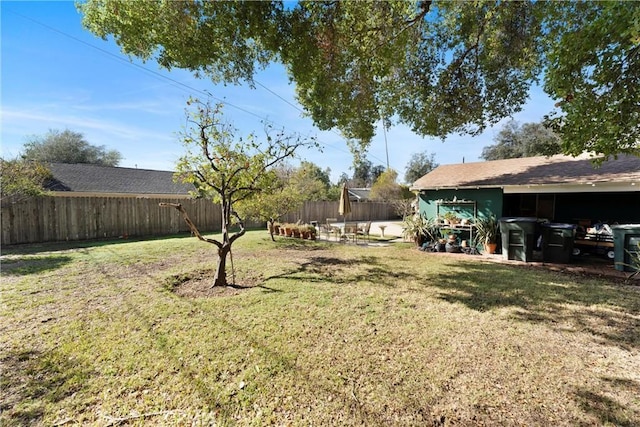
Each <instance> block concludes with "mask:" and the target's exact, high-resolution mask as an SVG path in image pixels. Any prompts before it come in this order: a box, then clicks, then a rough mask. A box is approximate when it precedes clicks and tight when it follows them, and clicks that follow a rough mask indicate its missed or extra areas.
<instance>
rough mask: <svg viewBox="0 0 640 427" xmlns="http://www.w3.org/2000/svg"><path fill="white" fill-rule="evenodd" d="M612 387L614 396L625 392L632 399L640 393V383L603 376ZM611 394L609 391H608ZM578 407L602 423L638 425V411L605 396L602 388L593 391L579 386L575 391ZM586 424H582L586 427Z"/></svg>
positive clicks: (639, 413) (629, 426)
mask: <svg viewBox="0 0 640 427" xmlns="http://www.w3.org/2000/svg"><path fill="white" fill-rule="evenodd" d="M603 380H604V381H605V382H606V383H608V384H607V385H608V386H611V387H612V390H611V391H612V393H613V394H614V395H616V396H620V395H622V394H626V395H627V396H630V398H631V399H634V396H635V397H637V396H638V393H640V383H638V382H637V381H633V380H628V379H622V378H603ZM609 394H611V393H609ZM576 396H577V399H578V402H579V404H580V407H581V408H582V409H583V410H584V411H585V412H586V413H589V414H592V415H593V416H595V417H596V418H597V419H598V420H599V421H600V422H601V423H602V425H615V426H621V427H633V426H637V425H638V420H640V411H639V410H638V409H637V406H636V409H633V408H631V407H627V406H625V404H624V403H621V402H619V401H616V400H615V399H612V398H611V397H609V396H606V395H605V393H604V392H602V390H598V392H594V391H591V390H588V389H586V388H581V389H579V390H578V391H577V392H576ZM586 425H587V424H584V426H585V427H586Z"/></svg>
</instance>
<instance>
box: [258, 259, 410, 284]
mask: <svg viewBox="0 0 640 427" xmlns="http://www.w3.org/2000/svg"><path fill="white" fill-rule="evenodd" d="M417 278H418V277H417V276H416V275H415V274H413V273H411V272H408V271H396V270H394V269H390V268H388V266H387V265H386V264H382V263H380V261H379V259H378V258H377V257H373V256H361V257H359V258H354V259H344V258H337V257H327V256H313V257H310V258H308V259H307V260H305V261H304V262H300V263H298V264H297V265H296V266H295V267H293V268H291V269H290V270H288V271H285V272H283V273H281V274H277V275H274V276H269V277H265V278H264V281H265V282H267V281H269V280H273V279H291V280H296V281H300V282H301V283H326V284H349V283H353V284H355V283H359V282H368V283H375V284H379V285H383V286H387V287H394V286H395V281H400V280H415V279H417Z"/></svg>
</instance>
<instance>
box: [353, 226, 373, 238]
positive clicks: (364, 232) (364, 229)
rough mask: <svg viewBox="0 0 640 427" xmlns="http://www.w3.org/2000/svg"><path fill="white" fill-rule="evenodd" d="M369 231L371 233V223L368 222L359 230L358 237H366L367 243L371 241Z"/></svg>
mask: <svg viewBox="0 0 640 427" xmlns="http://www.w3.org/2000/svg"><path fill="white" fill-rule="evenodd" d="M369 231H371V221H369V222H367V223H366V224H365V225H364V227H361V228H358V232H357V233H356V234H357V235H358V236H362V237H363V238H364V237H366V238H367V241H368V240H369Z"/></svg>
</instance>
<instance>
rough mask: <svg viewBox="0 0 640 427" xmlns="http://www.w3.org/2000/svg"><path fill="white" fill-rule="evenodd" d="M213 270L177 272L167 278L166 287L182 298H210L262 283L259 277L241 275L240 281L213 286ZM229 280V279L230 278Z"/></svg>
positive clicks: (244, 289) (236, 293)
mask: <svg viewBox="0 0 640 427" xmlns="http://www.w3.org/2000/svg"><path fill="white" fill-rule="evenodd" d="M214 277H215V271H214V270H196V271H193V272H190V273H185V274H178V275H174V276H171V277H169V278H168V279H167V287H168V288H169V290H170V291H172V292H174V293H175V294H176V295H178V296H181V297H184V298H211V297H228V296H233V295H239V294H240V293H242V292H245V291H247V290H249V289H252V288H255V287H256V286H259V285H261V284H262V282H263V280H262V278H261V277H259V276H256V277H243V278H242V281H241V282H238V283H230V284H229V285H228V286H213V280H214ZM230 281H231V280H230Z"/></svg>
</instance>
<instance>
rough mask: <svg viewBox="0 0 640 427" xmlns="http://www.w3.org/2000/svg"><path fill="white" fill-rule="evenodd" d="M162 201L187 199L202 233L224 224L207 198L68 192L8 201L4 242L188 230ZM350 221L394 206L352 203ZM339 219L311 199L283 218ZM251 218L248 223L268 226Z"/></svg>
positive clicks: (382, 215) (384, 213) (387, 213)
mask: <svg viewBox="0 0 640 427" xmlns="http://www.w3.org/2000/svg"><path fill="white" fill-rule="evenodd" d="M160 202H167V203H182V205H183V206H184V208H185V209H186V211H187V212H188V214H189V217H190V218H191V220H192V221H193V222H194V223H195V224H196V226H197V227H198V229H199V230H200V231H202V232H215V231H220V229H221V222H222V220H221V213H220V208H219V206H218V205H215V204H213V203H211V201H209V200H205V199H195V200H194V199H185V198H172V197H167V198H163V197H158V198H146V197H98V196H91V197H64V196H43V197H36V198H30V199H25V200H21V201H16V202H10V201H6V200H3V202H2V207H1V223H2V235H1V238H2V240H1V241H0V244H2V245H13V244H20V243H40V242H55V241H65V240H92V239H104V238H119V237H128V236H161V235H167V234H176V233H180V232H189V227H188V226H187V224H186V223H185V222H184V219H183V218H182V215H180V214H179V213H178V212H176V210H175V209H170V208H162V207H160V206H158V203H160ZM351 209H352V213H351V214H350V215H349V220H354V221H369V220H380V221H384V220H389V219H393V218H395V213H394V210H393V208H392V207H391V206H389V205H388V204H386V203H377V202H376V203H373V202H369V203H352V205H351ZM326 218H340V216H339V215H338V202H307V203H305V205H304V206H303V207H302V208H301V209H299V210H298V211H296V212H292V213H290V214H289V215H287V216H286V217H284V218H282V219H281V221H283V222H296V221H298V220H301V221H303V222H311V221H319V222H324V221H325V219H326ZM263 225H264V224H263V223H255V222H254V223H248V224H247V226H249V227H251V226H253V227H256V226H263Z"/></svg>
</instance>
